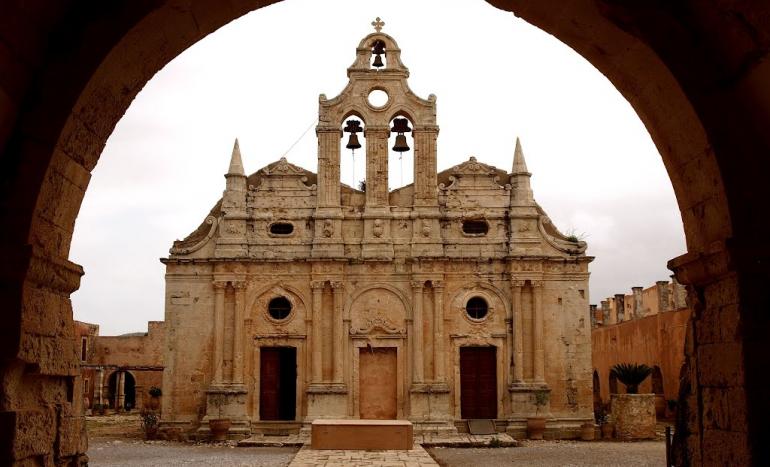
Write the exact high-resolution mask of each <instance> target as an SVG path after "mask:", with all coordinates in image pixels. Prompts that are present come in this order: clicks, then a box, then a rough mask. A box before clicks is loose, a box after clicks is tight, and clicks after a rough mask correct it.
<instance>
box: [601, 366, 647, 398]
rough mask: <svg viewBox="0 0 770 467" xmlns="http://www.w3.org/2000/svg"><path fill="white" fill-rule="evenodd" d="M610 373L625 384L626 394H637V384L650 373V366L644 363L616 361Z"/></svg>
mask: <svg viewBox="0 0 770 467" xmlns="http://www.w3.org/2000/svg"><path fill="white" fill-rule="evenodd" d="M611 373H612V374H614V375H615V376H616V377H617V378H618V379H619V380H620V382H621V383H623V384H624V385H625V386H626V392H628V394H637V393H638V392H639V385H640V384H642V382H643V381H644V380H645V379H647V377H648V376H650V374H651V373H652V368H650V367H648V366H647V365H645V364H644V363H618V364H617V365H613V367H612V370H611Z"/></svg>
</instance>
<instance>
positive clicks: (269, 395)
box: [259, 347, 297, 420]
mask: <svg viewBox="0 0 770 467" xmlns="http://www.w3.org/2000/svg"><path fill="white" fill-rule="evenodd" d="M259 355H260V357H259V418H260V420H294V419H295V418H296V415H297V411H296V404H297V402H296V399H297V349H296V348H294V347H262V348H261V349H260V351H259Z"/></svg>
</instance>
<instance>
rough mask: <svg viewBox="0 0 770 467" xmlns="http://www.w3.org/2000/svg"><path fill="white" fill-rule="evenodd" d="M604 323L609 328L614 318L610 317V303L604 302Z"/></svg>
mask: <svg viewBox="0 0 770 467" xmlns="http://www.w3.org/2000/svg"><path fill="white" fill-rule="evenodd" d="M602 323H603V324H604V325H605V326H607V325H609V324H613V323H612V317H611V316H610V301H609V300H602Z"/></svg>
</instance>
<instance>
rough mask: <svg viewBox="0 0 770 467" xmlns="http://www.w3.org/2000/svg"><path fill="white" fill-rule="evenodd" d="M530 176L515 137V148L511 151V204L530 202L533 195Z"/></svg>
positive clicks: (517, 139) (526, 203)
mask: <svg viewBox="0 0 770 467" xmlns="http://www.w3.org/2000/svg"><path fill="white" fill-rule="evenodd" d="M531 176H532V174H531V173H529V171H527V163H526V162H525V161H524V151H522V149H521V141H520V140H519V138H518V137H517V138H516V149H514V151H513V169H512V172H511V187H512V190H511V204H512V205H514V204H518V205H522V204H524V205H529V204H532V201H533V195H532V187H531V186H530V184H529V179H530V177H531Z"/></svg>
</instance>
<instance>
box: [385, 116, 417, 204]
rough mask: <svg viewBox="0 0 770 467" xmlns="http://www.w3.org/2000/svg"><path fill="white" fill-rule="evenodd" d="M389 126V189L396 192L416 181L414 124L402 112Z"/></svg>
mask: <svg viewBox="0 0 770 467" xmlns="http://www.w3.org/2000/svg"><path fill="white" fill-rule="evenodd" d="M389 126H390V136H389V137H388V159H389V160H390V163H389V164H388V167H389V169H388V172H389V173H388V180H389V185H390V186H389V187H388V189H389V190H394V189H396V188H401V187H403V186H405V185H408V184H410V183H412V182H413V181H414V136H413V132H412V130H413V129H414V122H413V121H412V119H411V118H410V117H409V116H408V115H406V114H405V113H403V112H401V113H398V114H396V116H395V117H393V119H391V121H390V125H389Z"/></svg>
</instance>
